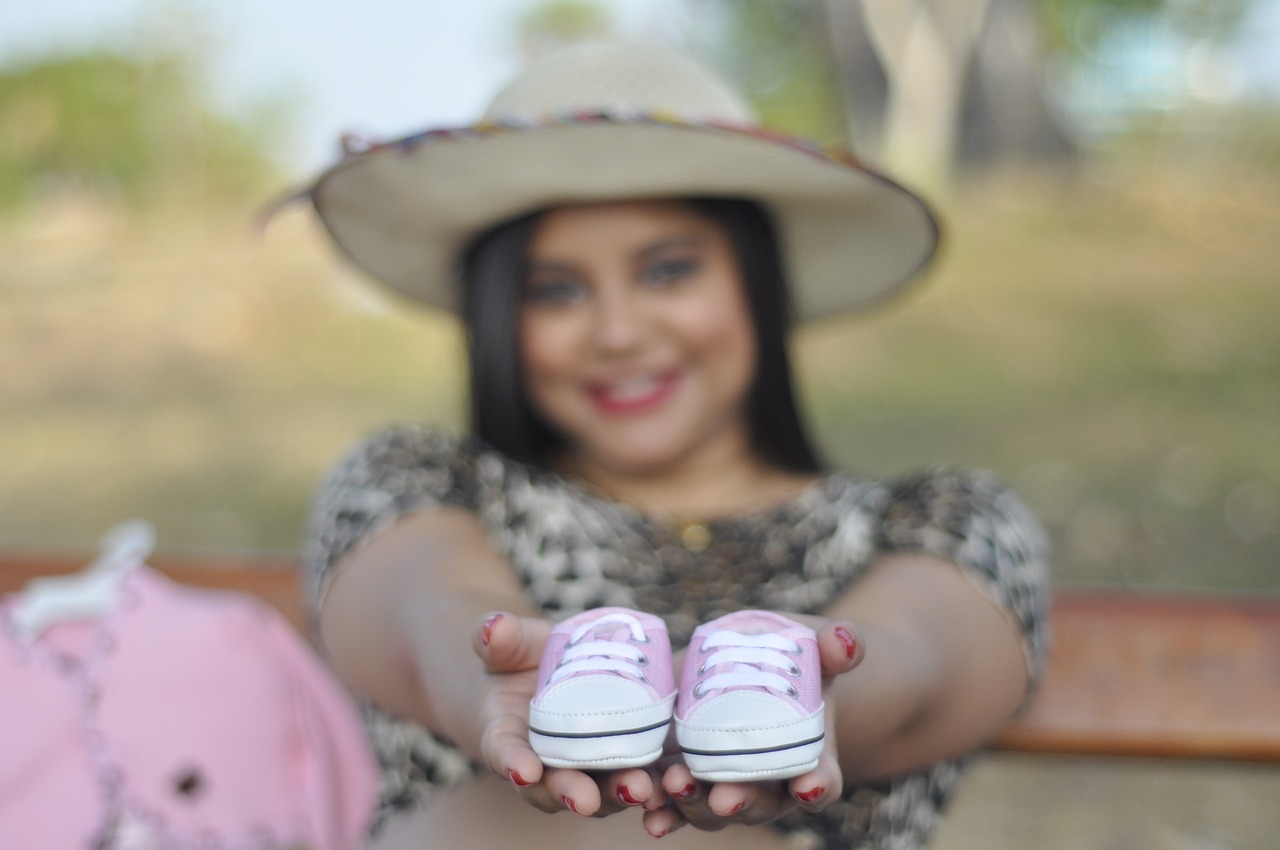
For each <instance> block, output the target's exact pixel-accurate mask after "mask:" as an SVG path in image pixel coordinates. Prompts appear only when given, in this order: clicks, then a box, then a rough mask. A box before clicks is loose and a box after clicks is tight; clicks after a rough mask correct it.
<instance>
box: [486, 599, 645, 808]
mask: <svg viewBox="0 0 1280 850" xmlns="http://www.w3.org/2000/svg"><path fill="white" fill-rule="evenodd" d="M551 629H552V624H551V622H550V621H548V620H544V619H540V618H534V617H519V616H517V615H515V614H512V613H510V612H507V611H495V612H492V613H490V614H486V615H485V616H483V617H481V618H480V621H479V622H478V623H477V624H476V628H475V635H474V638H473V641H472V646H473V648H474V649H475V652H476V655H478V656H479V657H480V660H481V661H483V662H484V670H485V673H486V676H487V680H488V689H487V694H486V696H485V699H484V701H483V705H482V706H481V707H480V710H481V712H482V714H483V716H482V718H481V719H482V723H483V729H484V731H483V734H482V737H481V742H480V745H481V750H482V753H483V757H484V760H485V763H486V764H487V765H488V766H489V768H490V769H491V770H493V771H494V772H495V773H497V774H498V775H499V776H502V777H505V778H506V779H508V780H510V781H511V783H512V785H513V786H514V787H515V788H516V790H517V792H518V793H519V795H520V796H521V797H522V798H523V799H524V800H525V801H526V802H528V803H529V804H531V805H533V806H535V807H537V808H539V809H541V810H542V811H544V812H558V811H562V810H567V811H570V812H573V813H574V814H577V815H581V816H583V817H603V816H606V815H610V814H614V813H616V812H620V811H624V810H626V809H628V808H633V807H638V806H642V807H644V808H645V809H647V810H652V809H656V808H658V807H660V806H662V805H664V804H665V803H666V802H667V800H666V795H665V794H664V792H663V791H662V789H661V786H660V785H659V783H658V780H657V778H656V777H655V776H654V775H653V774H651V773H650V772H649V771H647V770H645V769H643V768H631V769H628V770H619V771H610V772H595V771H593V772H591V773H586V772H584V771H581V770H570V769H566V768H553V767H546V766H544V765H543V764H542V761H541V760H540V759H539V758H538V754H537V753H535V752H534V751H533V748H532V747H530V746H529V703H530V701H532V699H533V696H534V693H535V691H536V689H537V678H538V664H539V662H540V661H541V659H542V650H543V647H545V646H546V643H547V638H548V637H549V636H550V634H551Z"/></svg>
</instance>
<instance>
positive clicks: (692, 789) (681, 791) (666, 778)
mask: <svg viewBox="0 0 1280 850" xmlns="http://www.w3.org/2000/svg"><path fill="white" fill-rule="evenodd" d="M660 787H661V788H662V791H663V793H664V794H666V796H667V797H668V798H670V799H671V800H672V801H674V802H675V804H676V805H682V804H685V803H690V802H692V801H694V800H701V799H702V797H703V788H702V786H701V784H699V782H698V780H696V779H694V778H693V774H692V773H691V772H690V771H689V768H688V766H687V765H685V764H684V763H683V762H677V763H676V764H673V765H671V766H670V767H668V768H667V769H666V771H665V772H664V773H663V774H662V781H661V783H660Z"/></svg>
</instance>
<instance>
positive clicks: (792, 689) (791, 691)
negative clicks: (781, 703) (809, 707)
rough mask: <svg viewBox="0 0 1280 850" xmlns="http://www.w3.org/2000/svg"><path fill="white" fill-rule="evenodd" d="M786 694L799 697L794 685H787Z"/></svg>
mask: <svg viewBox="0 0 1280 850" xmlns="http://www.w3.org/2000/svg"><path fill="white" fill-rule="evenodd" d="M787 696H789V697H791V698H792V699H800V692H799V691H798V690H796V686H795V685H788V686H787Z"/></svg>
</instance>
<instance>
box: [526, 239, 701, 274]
mask: <svg viewBox="0 0 1280 850" xmlns="http://www.w3.org/2000/svg"><path fill="white" fill-rule="evenodd" d="M707 242H708V239H707V237H705V236H700V235H689V236H668V237H664V238H661V239H659V240H658V241H656V242H653V243H651V244H649V245H646V246H645V247H643V248H641V249H640V250H639V251H637V252H636V253H635V256H634V257H633V260H635V261H640V262H643V261H645V260H648V259H650V258H651V257H653V256H654V255H656V254H662V253H663V252H665V251H671V250H679V249H682V248H701V247H703V246H704V245H706V244H707ZM577 271H578V269H577V266H576V265H574V264H573V263H566V262H564V261H562V260H555V259H548V260H539V259H536V258H535V259H530V260H529V264H528V269H527V270H526V273H527V274H547V273H567V274H576V273H577Z"/></svg>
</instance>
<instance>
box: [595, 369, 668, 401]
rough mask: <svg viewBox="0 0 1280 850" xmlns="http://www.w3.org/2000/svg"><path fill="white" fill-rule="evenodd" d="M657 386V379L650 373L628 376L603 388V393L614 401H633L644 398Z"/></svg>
mask: <svg viewBox="0 0 1280 850" xmlns="http://www.w3.org/2000/svg"><path fill="white" fill-rule="evenodd" d="M657 388H658V380H657V378H654V377H652V376H650V375H640V376H637V377H635V378H628V379H627V380H625V381H619V382H618V383H616V384H610V385H609V386H608V387H606V388H605V393H606V394H607V395H608V396H609V397H610V398H612V399H614V400H615V401H635V400H636V399H639V398H644V397H645V396H647V395H649V394H650V393H652V392H654V391H655V390H656V389H657Z"/></svg>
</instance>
